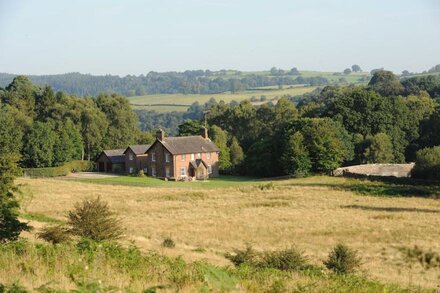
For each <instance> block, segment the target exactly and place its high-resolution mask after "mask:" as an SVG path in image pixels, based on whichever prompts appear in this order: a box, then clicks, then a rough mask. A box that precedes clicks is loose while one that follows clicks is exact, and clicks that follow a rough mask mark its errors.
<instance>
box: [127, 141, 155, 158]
mask: <svg viewBox="0 0 440 293" xmlns="http://www.w3.org/2000/svg"><path fill="white" fill-rule="evenodd" d="M150 146H151V144H135V145H129V146H128V148H127V149H126V150H125V151H124V154H125V152H126V151H127V150H128V149H131V150H132V151H133V153H135V155H143V154H145V153H146V152H147V151H148V149H149V148H150Z"/></svg>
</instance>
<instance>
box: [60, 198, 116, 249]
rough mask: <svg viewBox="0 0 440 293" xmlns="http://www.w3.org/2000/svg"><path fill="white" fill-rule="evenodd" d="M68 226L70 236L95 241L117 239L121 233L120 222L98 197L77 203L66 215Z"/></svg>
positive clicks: (106, 204)
mask: <svg viewBox="0 0 440 293" xmlns="http://www.w3.org/2000/svg"><path fill="white" fill-rule="evenodd" d="M68 225H69V226H70V227H71V228H70V233H71V234H72V235H76V236H80V237H85V238H89V239H92V240H95V241H102V240H114V239H118V238H120V236H121V235H122V232H123V229H122V226H121V220H120V219H119V218H118V217H116V216H115V214H114V213H113V212H112V211H111V210H110V208H109V206H108V203H107V202H104V201H101V199H100V198H99V197H98V198H97V199H94V200H84V201H83V202H82V203H77V204H76V205H75V208H74V210H72V211H70V212H69V214H68Z"/></svg>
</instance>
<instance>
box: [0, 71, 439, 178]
mask: <svg viewBox="0 0 440 293" xmlns="http://www.w3.org/2000/svg"><path fill="white" fill-rule="evenodd" d="M0 97H1V107H0V111H1V113H0V123H1V125H3V126H4V127H2V128H1V129H0V150H1V151H2V153H15V154H19V162H20V166H22V167H51V166H58V165H62V164H64V163H66V162H69V161H72V160H78V159H86V160H93V159H94V158H95V157H96V155H97V154H99V152H100V151H101V150H102V149H114V148H124V147H126V146H127V145H128V144H134V143H150V142H152V141H153V139H154V136H153V134H152V132H150V131H141V129H149V130H154V129H156V128H157V127H160V126H162V125H163V124H164V123H168V124H169V125H173V126H172V128H173V129H172V130H170V131H169V132H168V133H172V134H173V133H175V134H177V135H188V134H196V133H197V134H198V132H199V129H200V127H202V126H203V125H204V123H205V119H206V121H207V123H208V125H209V127H210V134H211V137H212V139H213V140H214V142H215V143H216V144H217V145H218V146H219V148H220V149H221V150H222V151H221V154H220V165H221V166H220V167H221V169H222V171H223V172H224V173H232V174H243V175H253V176H258V177H270V176H281V175H294V176H305V175H308V174H311V173H326V172H329V171H331V170H333V169H335V168H337V167H339V166H341V165H351V164H361V163H392V162H395V163H401V162H410V161H415V160H416V159H417V155H418V154H421V153H422V151H421V150H423V149H425V150H424V152H425V153H426V152H427V151H426V149H427V148H432V147H435V146H438V145H440V133H439V132H438V129H440V107H439V100H440V78H439V77H438V76H434V75H427V76H418V77H409V78H406V79H402V80H401V79H399V78H398V77H397V76H395V75H394V74H393V73H392V72H389V71H384V70H380V71H377V72H375V73H374V75H373V77H372V78H371V80H370V82H369V83H368V85H349V86H326V87H324V88H323V89H322V90H317V91H314V92H312V93H309V94H305V95H303V96H302V97H300V98H298V97H295V99H292V98H289V97H285V98H281V99H280V100H278V102H277V103H276V104H274V103H266V104H262V105H259V106H255V105H252V104H251V103H250V101H243V102H240V103H229V104H226V103H224V102H222V101H220V102H217V101H215V100H213V99H211V100H210V101H208V102H207V103H206V104H204V105H199V104H198V103H194V104H193V105H192V106H191V107H190V108H189V109H188V111H187V112H184V113H177V112H174V113H162V114H160V115H158V114H157V113H150V112H147V111H136V112H135V111H133V110H132V108H131V106H130V104H129V102H128V100H127V99H126V98H125V97H122V96H119V95H116V94H99V95H97V96H96V97H86V98H83V97H77V96H73V95H67V94H65V93H64V92H62V91H55V90H54V89H52V87H50V86H44V87H41V86H38V85H35V84H33V83H32V82H31V81H30V80H29V79H28V78H27V77H23V76H18V77H16V78H14V80H13V81H12V82H11V83H10V84H9V85H8V86H6V87H5V88H4V89H1V91H0ZM153 118H154V119H153ZM434 151H436V149H435V148H434V149H433V151H431V153H429V152H428V154H425V156H432V152H434ZM434 157H435V156H434ZM431 161H432V160H431Z"/></svg>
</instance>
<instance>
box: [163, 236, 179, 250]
mask: <svg viewBox="0 0 440 293" xmlns="http://www.w3.org/2000/svg"><path fill="white" fill-rule="evenodd" d="M162 246H163V247H166V248H174V247H175V246H176V243H174V240H173V239H171V238H169V237H167V238H165V239H164V240H163V242H162Z"/></svg>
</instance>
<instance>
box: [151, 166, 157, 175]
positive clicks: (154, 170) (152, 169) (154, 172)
mask: <svg viewBox="0 0 440 293" xmlns="http://www.w3.org/2000/svg"><path fill="white" fill-rule="evenodd" d="M156 175H157V174H156V167H154V166H153V167H151V176H153V177H156Z"/></svg>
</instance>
